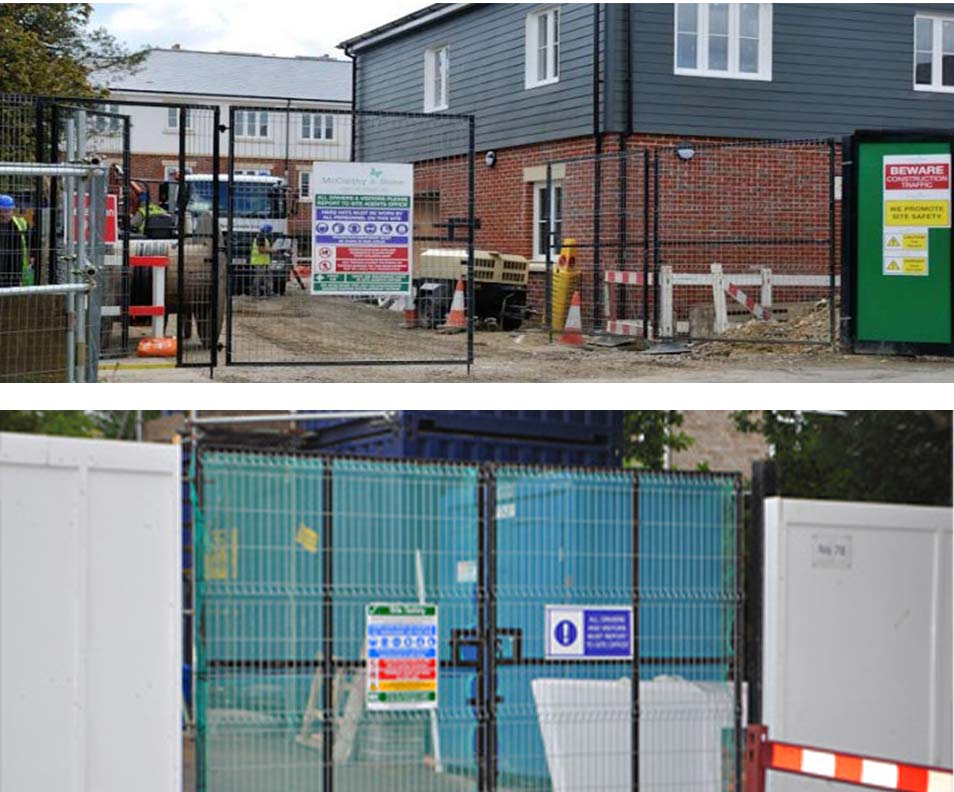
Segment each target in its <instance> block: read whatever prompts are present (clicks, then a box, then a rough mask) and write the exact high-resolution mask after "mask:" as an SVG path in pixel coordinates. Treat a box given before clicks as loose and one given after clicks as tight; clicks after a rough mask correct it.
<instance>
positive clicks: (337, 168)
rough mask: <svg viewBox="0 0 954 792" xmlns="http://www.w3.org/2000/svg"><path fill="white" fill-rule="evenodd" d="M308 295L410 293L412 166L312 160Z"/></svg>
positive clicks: (412, 213)
mask: <svg viewBox="0 0 954 792" xmlns="http://www.w3.org/2000/svg"><path fill="white" fill-rule="evenodd" d="M311 192H312V202H313V203H312V224H313V227H312V242H313V244H312V264H311V293H312V294H331V295H336V294H337V295H347V296H367V295H377V294H386V295H400V294H403V295H407V296H409V295H410V294H411V279H412V255H411V253H412V250H413V229H414V166H412V165H399V164H386V163H370V162H316V163H315V164H314V170H313V172H312V178H311Z"/></svg>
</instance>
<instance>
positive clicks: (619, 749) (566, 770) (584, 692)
mask: <svg viewBox="0 0 954 792" xmlns="http://www.w3.org/2000/svg"><path fill="white" fill-rule="evenodd" d="M532 687H533V698H534V701H535V702H536V707H537V719H538V721H539V724H540V732H541V734H542V736H543V745H544V749H545V751H546V757H547V767H548V768H549V771H550V779H551V782H552V784H553V790H554V792H580V791H581V790H607V791H609V790H618V791H619V792H628V790H630V789H631V785H630V779H631V778H632V771H631V768H632V750H631V735H632V726H631V722H630V713H631V711H632V710H631V707H630V691H631V688H630V681H629V679H621V680H619V681H616V682H604V681H589V680H565V679H536V680H534V681H533V683H532ZM639 695H640V725H639V749H640V764H639V781H640V788H641V789H665V790H667V792H681V791H685V792H689V790H698V791H699V792H720V790H722V789H723V788H724V783H723V781H724V779H725V778H730V777H731V773H732V772H733V767H732V753H731V743H732V734H733V731H732V730H733V712H734V707H733V703H732V702H733V696H732V686H731V683H728V682H725V683H722V682H687V681H685V680H683V679H676V678H671V677H660V678H659V679H656V680H652V681H643V682H640V684H639ZM743 700H744V694H743ZM743 727H744V721H743ZM723 748H725V749H726V750H725V751H724V750H723ZM724 774H728V775H724Z"/></svg>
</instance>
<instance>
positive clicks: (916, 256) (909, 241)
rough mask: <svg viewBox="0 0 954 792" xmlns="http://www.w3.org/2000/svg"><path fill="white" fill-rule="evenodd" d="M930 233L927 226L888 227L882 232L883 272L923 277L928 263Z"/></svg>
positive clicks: (925, 275) (928, 267) (926, 271)
mask: <svg viewBox="0 0 954 792" xmlns="http://www.w3.org/2000/svg"><path fill="white" fill-rule="evenodd" d="M929 254H930V233H929V230H928V229H927V228H889V229H886V230H885V232H884V274H885V275H901V276H903V275H908V276H913V277H920V278H924V277H927V276H928V275H930V266H929V264H928V261H929Z"/></svg>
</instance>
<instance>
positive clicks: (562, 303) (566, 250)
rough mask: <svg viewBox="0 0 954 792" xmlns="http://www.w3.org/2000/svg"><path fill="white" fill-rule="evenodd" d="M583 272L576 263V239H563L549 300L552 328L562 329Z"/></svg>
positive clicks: (581, 280) (578, 288)
mask: <svg viewBox="0 0 954 792" xmlns="http://www.w3.org/2000/svg"><path fill="white" fill-rule="evenodd" d="M582 282H583V273H581V272H580V270H579V268H578V267H577V265H576V240H575V239H564V240H563V248H562V249H561V250H560V258H559V259H558V260H557V264H556V266H555V267H554V268H553V292H552V295H551V302H550V315H551V316H552V317H553V329H554V330H562V329H563V327H564V325H565V324H566V316H567V314H568V313H569V311H570V300H571V299H572V298H573V294H574V292H578V291H580V286H581V284H582Z"/></svg>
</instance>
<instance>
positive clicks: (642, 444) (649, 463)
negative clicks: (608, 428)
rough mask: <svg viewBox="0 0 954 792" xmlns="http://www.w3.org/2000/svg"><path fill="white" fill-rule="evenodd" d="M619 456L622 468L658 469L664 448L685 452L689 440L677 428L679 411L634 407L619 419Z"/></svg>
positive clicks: (680, 418)
mask: <svg viewBox="0 0 954 792" xmlns="http://www.w3.org/2000/svg"><path fill="white" fill-rule="evenodd" d="M623 421H624V422H623V431H624V433H625V435H624V447H623V459H624V464H625V465H626V467H631V468H644V469H647V470H661V469H662V467H663V462H664V460H665V454H666V448H669V449H670V450H671V451H685V450H686V449H687V448H690V447H691V446H692V444H693V442H694V441H693V439H692V438H691V437H690V436H689V435H687V434H686V433H685V432H683V431H681V430H680V428H679V427H681V426H682V423H683V417H682V413H679V412H674V411H671V410H635V411H629V412H627V413H626V415H625V417H624V419H623Z"/></svg>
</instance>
